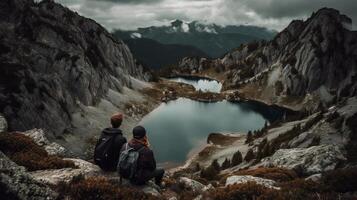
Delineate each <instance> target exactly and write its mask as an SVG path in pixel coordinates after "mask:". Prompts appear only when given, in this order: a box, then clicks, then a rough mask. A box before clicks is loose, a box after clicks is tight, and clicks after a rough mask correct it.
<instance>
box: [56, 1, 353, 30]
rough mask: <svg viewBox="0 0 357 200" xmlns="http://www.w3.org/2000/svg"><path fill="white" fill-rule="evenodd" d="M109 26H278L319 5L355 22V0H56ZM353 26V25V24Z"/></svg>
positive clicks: (303, 14)
mask: <svg viewBox="0 0 357 200" xmlns="http://www.w3.org/2000/svg"><path fill="white" fill-rule="evenodd" d="M56 1H57V2H60V3H62V4H64V5H66V6H67V7H69V8H70V9H72V10H75V11H77V12H78V13H80V14H81V15H83V16H86V17H89V18H92V19H94V20H96V21H97V22H99V23H100V24H102V25H103V26H105V27H106V28H108V29H109V30H112V29H119V28H120V29H127V30H128V29H129V30H133V29H136V28H138V27H147V26H152V25H164V24H169V22H170V21H172V20H174V19H181V20H184V21H193V20H199V21H204V22H208V23H216V24H219V25H237V24H249V25H258V26H264V27H267V28H270V29H275V30H278V31H279V30H281V29H283V28H284V27H286V26H287V25H288V24H289V22H290V21H291V20H292V19H305V18H306V17H308V16H310V15H311V13H312V12H313V11H316V10H318V9H319V8H321V7H332V8H336V9H338V10H340V11H341V12H342V13H343V14H346V15H348V16H349V17H351V18H352V20H353V21H354V25H356V23H355V22H357V0H56ZM354 27H356V26H354Z"/></svg>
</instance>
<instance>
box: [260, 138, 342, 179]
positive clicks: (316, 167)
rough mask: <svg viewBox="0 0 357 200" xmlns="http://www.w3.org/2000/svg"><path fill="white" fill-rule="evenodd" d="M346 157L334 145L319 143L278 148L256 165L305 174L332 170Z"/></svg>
mask: <svg viewBox="0 0 357 200" xmlns="http://www.w3.org/2000/svg"><path fill="white" fill-rule="evenodd" d="M345 160H346V158H345V157H344V153H343V152H342V151H341V150H340V148H339V147H338V146H335V145H320V146H313V147H310V148H294V149H279V150H278V151H276V152H275V153H274V154H273V155H272V156H271V157H268V158H266V159H263V160H262V162H261V163H260V164H258V166H264V167H281V168H286V169H294V170H297V171H298V172H300V173H302V174H305V175H312V174H317V173H321V172H325V171H329V170H334V169H335V168H336V167H337V166H338V165H339V164H341V163H342V162H344V161H345Z"/></svg>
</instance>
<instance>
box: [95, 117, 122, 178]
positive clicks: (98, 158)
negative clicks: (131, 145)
mask: <svg viewBox="0 0 357 200" xmlns="http://www.w3.org/2000/svg"><path fill="white" fill-rule="evenodd" d="M110 122H111V125H112V127H110V128H105V129H104V130H103V131H102V133H101V136H100V138H99V140H98V142H97V144H96V146H95V150H94V162H95V163H96V164H97V165H98V166H99V167H100V168H101V169H102V170H104V171H116V167H117V164H118V161H119V154H120V149H121V148H122V146H123V145H124V144H125V143H126V142H127V140H126V138H125V137H124V136H123V133H122V131H121V130H120V129H119V127H120V126H121V124H122V122H123V114H121V113H116V114H114V115H113V116H112V117H111V118H110Z"/></svg>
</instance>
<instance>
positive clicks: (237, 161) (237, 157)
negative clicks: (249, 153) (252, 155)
mask: <svg viewBox="0 0 357 200" xmlns="http://www.w3.org/2000/svg"><path fill="white" fill-rule="evenodd" d="M242 162H243V156H242V153H241V152H240V151H237V152H235V153H234V155H233V158H232V163H231V166H232V167H233V166H237V165H239V164H241V163H242Z"/></svg>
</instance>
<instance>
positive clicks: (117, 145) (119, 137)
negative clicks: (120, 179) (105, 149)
mask: <svg viewBox="0 0 357 200" xmlns="http://www.w3.org/2000/svg"><path fill="white" fill-rule="evenodd" d="M104 136H115V137H116V138H115V141H114V145H113V150H114V157H115V158H116V160H115V162H114V166H113V168H112V169H110V170H109V171H115V170H116V165H117V163H118V161H119V154H120V150H121V148H122V146H123V145H124V144H125V143H126V142H127V140H126V138H125V137H124V136H123V133H122V131H121V130H120V129H118V128H106V129H104V130H103V131H102V134H101V136H100V137H101V138H102V137H104Z"/></svg>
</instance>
